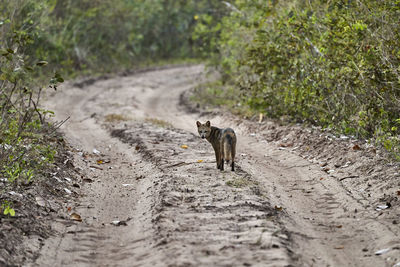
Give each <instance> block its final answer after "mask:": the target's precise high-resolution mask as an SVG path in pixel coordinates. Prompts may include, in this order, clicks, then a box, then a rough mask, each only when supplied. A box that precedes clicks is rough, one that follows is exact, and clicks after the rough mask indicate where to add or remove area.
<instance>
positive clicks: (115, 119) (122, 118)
mask: <svg viewBox="0 0 400 267" xmlns="http://www.w3.org/2000/svg"><path fill="white" fill-rule="evenodd" d="M104 120H105V121H106V122H120V121H129V120H130V118H129V117H128V116H125V115H121V114H108V115H106V116H105V117H104Z"/></svg>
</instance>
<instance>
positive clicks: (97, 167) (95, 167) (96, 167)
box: [89, 165, 103, 170]
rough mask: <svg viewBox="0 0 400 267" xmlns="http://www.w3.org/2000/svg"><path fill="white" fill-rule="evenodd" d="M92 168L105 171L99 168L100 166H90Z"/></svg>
mask: <svg viewBox="0 0 400 267" xmlns="http://www.w3.org/2000/svg"><path fill="white" fill-rule="evenodd" d="M89 167H90V168H94V169H98V170H103V168H101V167H99V166H95V165H90V166H89Z"/></svg>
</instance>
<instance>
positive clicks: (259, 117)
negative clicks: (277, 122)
mask: <svg viewBox="0 0 400 267" xmlns="http://www.w3.org/2000/svg"><path fill="white" fill-rule="evenodd" d="M263 118H264V114H262V113H260V115H258V123H261V122H262V121H263Z"/></svg>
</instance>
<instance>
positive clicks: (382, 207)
mask: <svg viewBox="0 0 400 267" xmlns="http://www.w3.org/2000/svg"><path fill="white" fill-rule="evenodd" d="M388 208H390V206H389V205H379V206H377V207H376V209H375V210H377V211H380V210H385V209H388Z"/></svg>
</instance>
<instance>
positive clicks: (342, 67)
mask: <svg viewBox="0 0 400 267" xmlns="http://www.w3.org/2000/svg"><path fill="white" fill-rule="evenodd" d="M225 4H226V6H227V7H228V8H229V9H230V12H229V14H228V15H226V16H224V17H223V18H221V19H219V18H214V17H212V16H210V15H209V14H203V15H200V16H199V21H198V24H197V25H196V28H195V31H194V33H193V36H194V38H195V40H197V41H198V42H200V40H201V41H202V46H201V47H199V48H198V49H199V50H200V52H203V53H204V55H205V56H206V55H210V53H211V55H212V56H211V64H212V65H213V66H216V67H217V69H218V70H219V71H220V72H221V74H222V84H221V82H218V83H217V84H214V85H208V86H205V87H204V88H205V90H208V91H209V92H211V94H214V95H215V96H216V97H215V99H216V101H217V104H220V102H221V101H223V100H224V99H227V102H228V103H231V102H232V99H238V100H240V108H241V109H243V106H245V107H248V108H249V109H250V111H252V112H254V113H262V114H264V115H267V116H268V117H273V118H281V117H285V118H289V119H290V120H291V121H294V122H307V123H310V124H313V125H318V126H321V127H323V128H326V129H331V130H333V131H335V132H336V133H338V134H346V135H352V136H355V137H357V138H365V139H371V140H373V142H377V143H379V144H381V145H383V146H384V147H385V148H386V149H387V150H388V151H390V152H391V154H392V155H393V156H395V157H396V158H397V159H400V154H399V153H400V151H399V138H398V134H399V133H400V132H399V130H400V128H399V126H400V120H399V118H400V105H399V104H400V103H399V101H400V65H399V63H400V45H399V44H400V43H399V40H400V38H399V37H400V36H399V34H400V24H399V15H400V2H399V1H372V0H371V1H369V0H368V1H324V0H317V1H303V0H297V1H294V0H291V1H273V0H271V1H258V0H256V1H250V0H236V1H229V3H227V2H225ZM227 92H232V93H229V95H230V97H226V98H225V97H222V98H220V97H218V96H220V95H225V94H226V93H227Z"/></svg>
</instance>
